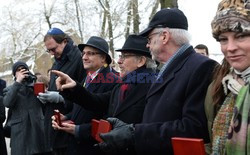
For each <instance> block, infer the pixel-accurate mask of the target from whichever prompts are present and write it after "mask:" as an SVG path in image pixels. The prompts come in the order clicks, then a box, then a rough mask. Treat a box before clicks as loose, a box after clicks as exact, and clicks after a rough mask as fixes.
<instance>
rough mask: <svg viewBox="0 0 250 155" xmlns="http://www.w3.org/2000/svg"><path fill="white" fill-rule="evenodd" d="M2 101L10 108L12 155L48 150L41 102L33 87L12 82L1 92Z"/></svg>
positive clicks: (26, 154)
mask: <svg viewBox="0 0 250 155" xmlns="http://www.w3.org/2000/svg"><path fill="white" fill-rule="evenodd" d="M3 95H4V97H3V103H4V105H5V106H6V107H8V108H10V109H11V110H12V114H11V118H10V120H9V123H10V126H11V139H10V147H11V154H12V155H20V154H25V155H30V154H35V153H44V152H47V151H49V150H48V149H47V148H46V146H47V145H46V141H45V127H44V115H43V112H42V105H41V104H42V103H41V102H40V101H39V100H38V99H37V97H36V96H35V95H34V92H33V89H32V88H31V87H29V86H25V85H23V84H21V83H18V82H14V84H13V85H10V86H8V87H7V88H5V89H4V92H3Z"/></svg>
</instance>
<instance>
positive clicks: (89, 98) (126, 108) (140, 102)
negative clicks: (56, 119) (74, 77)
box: [61, 67, 154, 154]
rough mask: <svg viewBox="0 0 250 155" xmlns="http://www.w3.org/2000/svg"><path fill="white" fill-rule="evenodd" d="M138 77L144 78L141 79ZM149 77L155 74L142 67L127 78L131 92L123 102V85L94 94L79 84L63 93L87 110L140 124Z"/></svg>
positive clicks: (125, 79)
mask: <svg viewBox="0 0 250 155" xmlns="http://www.w3.org/2000/svg"><path fill="white" fill-rule="evenodd" d="M140 73H141V74H140ZM137 75H144V77H142V78H139V76H137ZM149 76H151V77H150V78H154V72H153V71H152V70H151V69H146V68H144V67H142V68H139V69H137V70H136V71H135V72H133V73H132V74H129V75H128V76H127V77H125V78H124V79H123V81H124V82H126V83H129V87H130V90H129V92H128V95H127V96H126V98H125V100H124V101H123V102H120V100H119V92H120V87H121V84H118V85H116V86H115V87H114V89H113V90H112V91H109V92H107V93H102V94H92V93H90V92H88V91H87V90H86V89H85V88H83V87H81V85H79V84H78V85H77V86H76V87H75V89H74V90H73V91H64V92H61V93H62V94H63V95H64V96H65V97H66V96H67V97H68V98H70V99H71V100H74V102H75V103H77V104H79V105H81V106H83V107H84V108H86V109H89V110H92V111H96V112H106V111H108V114H107V117H116V118H119V119H120V120H122V121H124V122H126V123H140V122H141V121H142V115H143V112H144V107H145V105H146V94H147V92H148V90H149V88H150V85H151V82H152V80H147V77H149ZM150 78H148V79H150ZM134 79H136V80H134ZM137 79H138V80H137ZM129 81H132V82H129ZM69 94H70V95H69ZM68 95H69V96H68ZM118 154H135V152H134V149H128V150H121V152H119V153H118Z"/></svg>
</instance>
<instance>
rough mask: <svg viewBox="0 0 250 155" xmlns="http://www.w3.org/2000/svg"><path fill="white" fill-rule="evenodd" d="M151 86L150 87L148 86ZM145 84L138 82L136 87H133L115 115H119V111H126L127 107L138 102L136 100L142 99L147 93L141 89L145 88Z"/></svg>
mask: <svg viewBox="0 0 250 155" xmlns="http://www.w3.org/2000/svg"><path fill="white" fill-rule="evenodd" d="M148 88H149V87H148ZM145 89H146V87H145V84H137V85H136V86H135V87H134V88H132V89H131V90H130V91H129V94H128V96H127V97H126V98H125V100H124V101H123V102H120V105H119V107H118V109H117V111H116V113H115V114H114V116H116V115H118V114H119V113H121V112H123V111H125V110H126V109H128V108H129V107H130V106H132V105H134V104H136V102H137V101H138V100H140V99H141V98H142V97H143V96H144V95H145V93H140V92H141V90H145Z"/></svg>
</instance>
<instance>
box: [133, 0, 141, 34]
mask: <svg viewBox="0 0 250 155" xmlns="http://www.w3.org/2000/svg"><path fill="white" fill-rule="evenodd" d="M132 4H133V5H132V6H133V24H134V26H133V28H134V31H133V32H134V33H139V24H140V17H139V13H138V0H133V2H132Z"/></svg>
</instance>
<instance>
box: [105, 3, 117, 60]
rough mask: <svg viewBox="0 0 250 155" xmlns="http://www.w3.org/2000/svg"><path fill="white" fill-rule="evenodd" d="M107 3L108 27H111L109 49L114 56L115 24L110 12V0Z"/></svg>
mask: <svg viewBox="0 0 250 155" xmlns="http://www.w3.org/2000/svg"><path fill="white" fill-rule="evenodd" d="M105 4H106V7H107V17H108V29H109V49H110V52H111V57H112V58H114V57H115V54H114V37H113V25H112V19H111V14H110V6H109V2H108V0H105Z"/></svg>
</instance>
